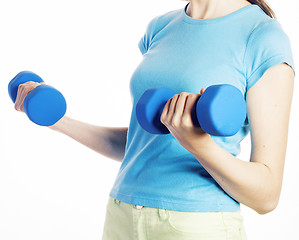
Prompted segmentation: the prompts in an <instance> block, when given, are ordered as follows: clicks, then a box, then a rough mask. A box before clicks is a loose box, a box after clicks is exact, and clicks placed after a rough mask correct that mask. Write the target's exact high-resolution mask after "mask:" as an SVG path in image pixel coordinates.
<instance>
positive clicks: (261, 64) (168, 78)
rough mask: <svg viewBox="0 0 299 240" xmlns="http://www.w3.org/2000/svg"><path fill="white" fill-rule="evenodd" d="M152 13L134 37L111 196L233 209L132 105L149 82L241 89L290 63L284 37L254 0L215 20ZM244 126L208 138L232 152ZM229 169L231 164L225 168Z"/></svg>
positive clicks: (182, 12) (178, 87) (180, 12)
mask: <svg viewBox="0 0 299 240" xmlns="http://www.w3.org/2000/svg"><path fill="white" fill-rule="evenodd" d="M188 4H189V3H187V4H186V6H185V7H184V8H182V9H177V10H174V11H170V12H167V13H165V14H163V15H160V16H157V17H155V18H153V19H152V20H151V21H150V22H149V24H148V26H147V29H146V32H145V34H144V36H143V37H142V38H141V39H140V42H139V44H138V47H139V49H140V51H141V53H142V54H143V58H142V61H141V62H140V64H139V65H138V66H137V68H136V70H135V71H134V73H133V74H132V77H131V80H130V92H131V98H132V103H133V107H132V113H131V120H130V125H129V129H128V135H127V144H126V149H125V156H124V159H123V162H122V164H121V167H120V169H119V172H118V175H117V178H116V180H115V183H114V186H113V188H112V190H111V192H110V196H111V197H113V198H116V199H118V200H120V201H122V202H125V203H129V204H136V205H142V206H148V207H154V208H162V209H169V210H174V211H184V212H224V211H237V210H239V208H240V204H239V202H237V201H236V200H235V199H233V198H232V197H230V196H229V195H228V194H227V193H226V192H225V191H224V190H223V189H222V188H221V187H220V186H219V185H218V184H217V182H216V181H215V180H214V179H213V178H212V177H211V175H210V174H209V173H208V172H207V171H206V170H205V169H204V168H203V167H202V165H201V164H200V163H199V162H198V161H197V159H196V158H195V157H194V156H193V155H192V154H191V153H190V152H188V151H187V150H186V149H185V148H184V147H182V145H180V143H179V142H178V141H177V140H176V138H175V137H173V136H172V135H171V134H162V135H156V134H150V133H148V132H146V131H145V130H143V129H142V128H141V127H140V125H139V124H138V122H137V119H136V114H135V110H136V103H137V102H138V100H139V98H140V96H141V95H142V94H143V93H144V91H146V90H147V89H149V88H156V87H167V88H170V89H172V90H173V91H174V92H175V93H178V94H179V93H181V92H190V93H199V92H200V89H201V88H207V87H208V86H210V85H214V84H231V85H233V86H235V87H237V88H238V89H240V91H241V92H242V93H243V95H244V98H245V99H246V93H247V91H248V90H249V89H250V88H251V87H252V86H253V85H254V84H255V83H256V82H257V81H258V80H259V79H260V78H261V77H262V75H263V74H264V73H265V71H266V70H267V69H269V68H270V67H272V66H274V65H277V64H279V63H283V62H286V63H287V64H289V65H290V66H291V67H292V68H293V69H294V64H293V57H292V51H291V46H290V41H289V38H288V36H287V35H286V33H285V32H284V31H283V29H282V27H281V25H280V23H279V22H278V21H277V20H275V19H272V18H270V17H269V16H268V15H267V14H265V13H264V12H263V10H262V9H261V8H260V7H259V6H257V5H248V6H245V7H243V8H241V9H239V10H237V11H235V12H233V13H231V14H228V15H226V16H223V17H219V18H214V19H195V18H191V17H189V16H188V15H187V14H186V8H187V6H188ZM248 132H249V124H248V119H247V118H246V120H245V122H244V125H243V127H242V128H241V129H240V131H239V132H238V133H237V134H235V135H234V136H231V137H216V136H212V139H213V140H214V141H215V142H216V143H217V144H218V145H219V146H220V147H222V148H223V149H225V150H226V151H228V152H229V153H231V154H232V155H233V156H237V155H238V154H239V153H240V142H241V141H242V140H243V139H244V137H245V136H246V135H247V134H248ZM227 167H230V166H227Z"/></svg>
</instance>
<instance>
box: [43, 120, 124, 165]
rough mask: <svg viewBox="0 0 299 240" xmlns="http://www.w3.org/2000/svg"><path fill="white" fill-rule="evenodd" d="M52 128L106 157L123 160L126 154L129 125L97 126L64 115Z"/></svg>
mask: <svg viewBox="0 0 299 240" xmlns="http://www.w3.org/2000/svg"><path fill="white" fill-rule="evenodd" d="M49 128H50V129H52V130H55V131H58V132H60V133H63V134H65V135H67V136H69V137H71V138H72V139H74V140H76V141H78V142H79V143H81V144H83V145H85V146H86V147H88V148H90V149H92V150H94V151H96V152H98V153H100V154H102V155H103V156H105V157H108V158H111V159H113V160H116V161H119V162H122V160H123V157H124V154H125V146H126V138H127V130H128V128H127V127H123V128H113V127H102V126H95V125H92V124H88V123H84V122H81V121H78V120H75V119H72V118H70V117H68V116H64V117H63V118H62V119H60V120H59V121H58V122H57V123H56V124H54V125H52V126H49Z"/></svg>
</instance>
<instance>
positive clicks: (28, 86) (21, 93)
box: [15, 81, 45, 112]
mask: <svg viewBox="0 0 299 240" xmlns="http://www.w3.org/2000/svg"><path fill="white" fill-rule="evenodd" d="M41 84H45V83H44V82H41V83H38V82H33V81H29V82H26V83H23V84H20V85H19V87H18V92H17V98H16V101H15V109H16V110H17V111H20V112H25V111H24V99H25V97H26V96H27V95H28V93H30V92H31V91H32V90H33V89H34V88H36V87H37V86H39V85H41Z"/></svg>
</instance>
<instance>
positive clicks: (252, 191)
mask: <svg viewBox="0 0 299 240" xmlns="http://www.w3.org/2000/svg"><path fill="white" fill-rule="evenodd" d="M208 146H209V147H208V148H205V149H201V150H199V151H198V152H197V153H193V155H194V156H195V157H196V159H197V160H198V162H199V163H200V164H201V165H202V166H203V167H204V168H205V169H206V170H207V171H208V172H209V174H210V175H211V176H212V177H213V178H214V179H215V180H216V182H217V183H218V184H219V185H220V186H221V187H222V189H223V190H224V191H225V192H226V193H228V194H229V195H230V196H231V197H232V198H234V199H235V200H237V201H238V202H241V203H243V204H244V205H246V206H248V207H250V208H252V209H254V210H255V211H256V212H258V213H259V214H265V213H267V212H270V211H272V210H273V209H274V208H275V207H276V200H275V199H278V198H279V196H277V195H278V191H277V190H275V189H277V187H276V186H275V182H274V179H273V178H272V176H271V171H270V170H269V168H268V167H267V166H266V165H264V164H261V163H258V162H245V161H242V160H240V159H238V158H236V157H234V156H233V155H231V154H230V153H229V152H227V151H226V150H224V149H223V148H221V147H220V146H218V145H217V144H216V143H215V142H214V141H213V140H212V142H211V144H209V145H208ZM279 192H280V191H279Z"/></svg>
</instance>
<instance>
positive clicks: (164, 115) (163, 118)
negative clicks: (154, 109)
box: [160, 98, 172, 123]
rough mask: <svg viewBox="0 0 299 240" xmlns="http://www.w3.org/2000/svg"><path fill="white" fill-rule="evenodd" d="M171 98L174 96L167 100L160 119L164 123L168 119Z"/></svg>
mask: <svg viewBox="0 0 299 240" xmlns="http://www.w3.org/2000/svg"><path fill="white" fill-rule="evenodd" d="M171 100H172V98H170V99H169V100H168V101H167V102H166V104H165V106H164V108H163V111H162V113H161V117H160V121H161V122H162V123H164V120H165V119H166V116H167V114H168V109H169V105H170V102H171Z"/></svg>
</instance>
